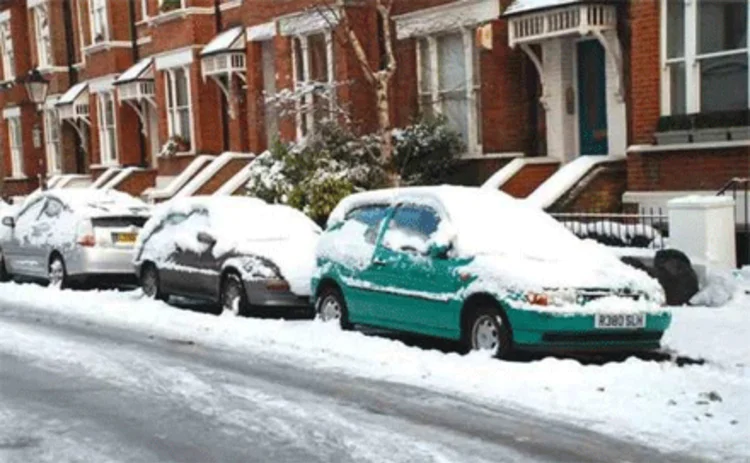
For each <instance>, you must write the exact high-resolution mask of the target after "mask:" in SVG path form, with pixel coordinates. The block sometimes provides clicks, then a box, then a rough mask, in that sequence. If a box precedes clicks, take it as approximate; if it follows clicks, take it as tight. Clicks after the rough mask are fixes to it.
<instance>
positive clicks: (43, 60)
mask: <svg viewBox="0 0 750 463" xmlns="http://www.w3.org/2000/svg"><path fill="white" fill-rule="evenodd" d="M31 12H32V16H33V18H34V19H33V20H34V39H35V41H36V54H37V60H38V65H39V67H40V68H47V67H51V66H54V57H53V53H52V33H51V31H50V17H49V10H48V9H47V4H46V3H42V4H40V5H37V6H35V7H34V8H32V9H31ZM45 19H46V22H47V24H46V26H45V27H40V24H41V23H42V21H43V20H45Z"/></svg>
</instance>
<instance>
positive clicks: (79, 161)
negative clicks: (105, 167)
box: [62, 0, 86, 174]
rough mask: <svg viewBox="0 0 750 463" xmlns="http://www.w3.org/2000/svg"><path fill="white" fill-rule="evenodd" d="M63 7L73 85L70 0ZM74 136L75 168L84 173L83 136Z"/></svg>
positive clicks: (74, 57)
mask: <svg viewBox="0 0 750 463" xmlns="http://www.w3.org/2000/svg"><path fill="white" fill-rule="evenodd" d="M62 7H63V25H64V27H65V59H66V60H67V61H68V81H69V82H70V86H71V87H72V86H73V85H75V84H76V83H77V82H78V72H77V71H76V68H75V67H74V66H73V65H74V64H75V60H76V52H75V39H74V37H73V10H72V8H71V7H70V0H63V4H62ZM74 137H75V148H76V156H75V161H76V165H75V169H76V173H77V174H82V173H84V172H85V167H84V163H85V162H86V160H85V157H84V154H83V148H82V147H81V145H82V144H83V140H82V139H81V136H80V135H78V132H74Z"/></svg>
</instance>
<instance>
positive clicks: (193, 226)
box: [170, 209, 209, 298]
mask: <svg viewBox="0 0 750 463" xmlns="http://www.w3.org/2000/svg"><path fill="white" fill-rule="evenodd" d="M208 228H209V219H208V212H207V211H206V210H205V209H195V210H193V211H191V212H190V214H189V215H188V216H187V218H186V219H185V220H184V221H183V222H181V223H180V224H179V225H178V226H177V227H176V230H175V240H174V246H175V252H174V253H173V254H171V256H170V264H171V268H172V269H173V274H172V281H171V284H170V286H171V287H173V288H174V292H175V293H176V294H181V295H184V296H190V297H198V298H207V297H208V296H207V295H206V293H205V292H204V291H202V290H201V286H202V284H203V282H204V281H205V277H206V275H205V271H204V269H202V267H201V258H202V257H203V255H204V253H206V252H207V251H208V248H209V245H208V244H207V243H204V242H201V241H200V240H199V239H198V235H199V233H201V232H205V231H206V230H208Z"/></svg>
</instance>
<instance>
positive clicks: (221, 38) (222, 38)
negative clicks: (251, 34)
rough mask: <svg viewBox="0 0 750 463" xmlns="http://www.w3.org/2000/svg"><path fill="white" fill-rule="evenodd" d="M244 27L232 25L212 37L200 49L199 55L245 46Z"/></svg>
mask: <svg viewBox="0 0 750 463" xmlns="http://www.w3.org/2000/svg"><path fill="white" fill-rule="evenodd" d="M244 37H245V28H244V27H233V28H232V29H229V30H226V31H224V32H222V33H221V34H219V35H217V36H216V37H214V39H213V40H211V41H210V42H209V43H208V45H206V46H205V47H204V48H203V50H202V51H201V56H208V55H214V54H217V53H226V52H230V51H242V50H243V49H244V47H245V40H244Z"/></svg>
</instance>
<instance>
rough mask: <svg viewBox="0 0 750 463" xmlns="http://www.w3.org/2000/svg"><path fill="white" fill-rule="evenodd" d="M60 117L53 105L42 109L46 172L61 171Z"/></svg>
mask: <svg viewBox="0 0 750 463" xmlns="http://www.w3.org/2000/svg"><path fill="white" fill-rule="evenodd" d="M60 128H61V127H60V119H59V118H58V115H57V109H55V107H54V106H52V107H48V108H45V109H44V146H45V153H46V154H47V174H48V175H55V174H59V173H60V172H62V147H61V145H60Z"/></svg>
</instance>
